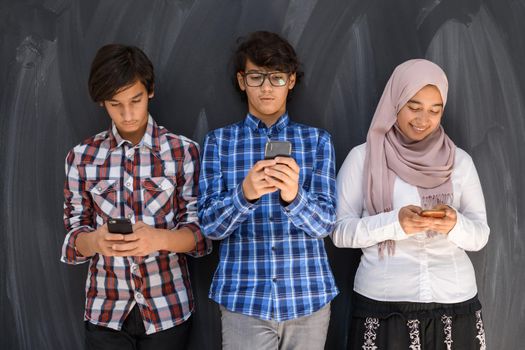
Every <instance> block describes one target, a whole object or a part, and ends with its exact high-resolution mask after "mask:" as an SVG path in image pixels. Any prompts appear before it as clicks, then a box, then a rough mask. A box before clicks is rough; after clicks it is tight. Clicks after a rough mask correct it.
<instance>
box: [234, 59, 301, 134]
mask: <svg viewBox="0 0 525 350" xmlns="http://www.w3.org/2000/svg"><path fill="white" fill-rule="evenodd" d="M268 72H276V70H274V69H268V68H265V67H260V66H257V65H255V64H254V63H253V62H252V61H250V60H249V59H248V60H246V67H245V69H244V73H245V74H247V73H268ZM285 75H286V77H288V80H287V81H286V84H284V85H283V86H273V85H272V84H270V81H269V80H268V77H266V79H265V80H264V83H263V84H262V85H261V86H258V87H253V86H247V85H246V83H245V80H244V79H245V78H244V76H243V75H242V74H241V72H238V73H237V82H238V83H239V88H240V89H241V90H242V91H245V92H246V96H247V98H248V112H250V114H252V115H254V116H256V117H257V118H259V119H260V120H262V121H263V122H264V123H265V124H266V125H267V126H271V125H272V124H273V123H275V122H276V121H277V119H279V117H280V116H281V115H283V114H284V112H286V97H287V96H288V92H289V91H290V90H292V89H293V87H294V86H295V73H293V74H285Z"/></svg>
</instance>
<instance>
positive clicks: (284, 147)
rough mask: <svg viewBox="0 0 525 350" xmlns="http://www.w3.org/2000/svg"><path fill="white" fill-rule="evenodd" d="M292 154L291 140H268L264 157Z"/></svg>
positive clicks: (288, 155) (270, 157)
mask: <svg viewBox="0 0 525 350" xmlns="http://www.w3.org/2000/svg"><path fill="white" fill-rule="evenodd" d="M291 155H292V143H291V142H290V141H267V142H266V146H265V147H264V159H273V158H275V157H278V156H280V157H290V156H291Z"/></svg>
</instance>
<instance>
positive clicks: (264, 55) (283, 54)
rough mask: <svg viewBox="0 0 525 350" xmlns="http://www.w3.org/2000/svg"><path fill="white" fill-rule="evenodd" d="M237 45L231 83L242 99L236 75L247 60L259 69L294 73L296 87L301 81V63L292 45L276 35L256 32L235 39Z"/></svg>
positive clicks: (242, 93) (244, 95) (243, 94)
mask: <svg viewBox="0 0 525 350" xmlns="http://www.w3.org/2000/svg"><path fill="white" fill-rule="evenodd" d="M237 43H238V46H237V50H236V51H235V52H234V54H233V57H232V63H233V76H234V79H233V81H234V84H235V87H236V88H237V90H238V91H240V92H241V95H242V96H243V97H246V94H245V93H244V91H242V90H241V89H240V88H239V85H238V83H237V73H238V72H242V71H244V69H245V68H246V61H247V60H250V61H252V62H253V63H254V64H256V65H257V66H260V67H266V68H270V69H275V70H279V71H282V72H288V73H295V74H296V81H295V84H296V85H298V84H299V82H300V81H301V79H302V77H303V72H302V71H301V70H300V66H301V63H300V62H299V58H298V57H297V54H296V53H295V50H294V48H293V47H292V45H291V44H290V43H289V42H288V41H287V40H286V39H284V38H282V37H281V36H279V35H278V34H275V33H272V32H267V31H257V32H253V33H251V34H250V35H248V36H247V37H241V38H239V39H237ZM292 91H293V90H292ZM292 91H290V93H289V94H288V96H290V94H291V92H292Z"/></svg>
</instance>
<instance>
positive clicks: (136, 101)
mask: <svg viewBox="0 0 525 350" xmlns="http://www.w3.org/2000/svg"><path fill="white" fill-rule="evenodd" d="M131 102H133V103H139V102H140V98H139V99H138V100H131Z"/></svg>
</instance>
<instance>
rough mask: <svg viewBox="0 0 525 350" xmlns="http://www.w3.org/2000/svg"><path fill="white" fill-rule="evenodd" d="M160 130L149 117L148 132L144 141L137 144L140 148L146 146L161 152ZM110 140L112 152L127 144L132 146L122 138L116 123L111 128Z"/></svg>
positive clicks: (149, 116) (143, 138)
mask: <svg viewBox="0 0 525 350" xmlns="http://www.w3.org/2000/svg"><path fill="white" fill-rule="evenodd" d="M158 135H159V128H158V126H157V123H156V122H155V120H154V119H153V117H152V116H151V114H149V115H148V124H147V126H146V132H145V133H144V136H142V140H140V142H139V143H138V144H137V145H138V146H146V147H148V148H150V149H152V150H153V151H159V150H160V142H159V138H158ZM109 139H110V145H111V150H113V149H115V148H118V147H122V145H124V144H125V143H128V144H129V145H131V142H130V141H128V140H126V139H124V138H123V137H122V136H120V134H119V132H118V130H117V126H116V125H115V123H113V122H112V123H111V128H110V130H109Z"/></svg>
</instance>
